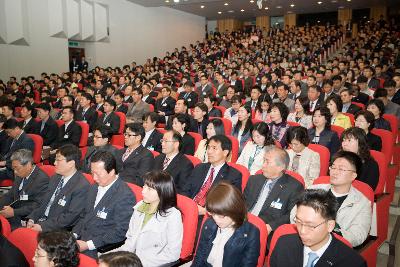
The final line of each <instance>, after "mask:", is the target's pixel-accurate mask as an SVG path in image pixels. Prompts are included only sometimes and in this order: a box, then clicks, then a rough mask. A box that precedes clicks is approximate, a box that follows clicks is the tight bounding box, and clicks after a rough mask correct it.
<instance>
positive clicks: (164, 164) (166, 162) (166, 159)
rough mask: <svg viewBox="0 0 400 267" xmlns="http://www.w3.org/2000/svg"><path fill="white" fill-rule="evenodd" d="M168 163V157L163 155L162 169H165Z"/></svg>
mask: <svg viewBox="0 0 400 267" xmlns="http://www.w3.org/2000/svg"><path fill="white" fill-rule="evenodd" d="M168 163H169V158H167V157H165V159H164V162H163V170H165V169H166V168H167V167H168Z"/></svg>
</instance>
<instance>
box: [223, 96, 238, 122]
mask: <svg viewBox="0 0 400 267" xmlns="http://www.w3.org/2000/svg"><path fill="white" fill-rule="evenodd" d="M231 102H232V106H231V107H230V108H228V109H226V110H225V113H224V118H225V119H228V120H230V121H231V122H232V126H233V127H235V125H236V124H237V122H238V112H239V108H240V106H241V102H242V100H241V99H240V97H239V96H237V95H235V96H233V97H232V101H231Z"/></svg>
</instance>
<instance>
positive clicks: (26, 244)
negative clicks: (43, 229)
mask: <svg viewBox="0 0 400 267" xmlns="http://www.w3.org/2000/svg"><path fill="white" fill-rule="evenodd" d="M37 236H38V232H36V231H34V230H32V229H29V228H18V229H16V230H14V231H12V232H11V234H10V235H9V236H8V240H9V241H10V242H11V243H13V244H14V246H16V247H17V248H18V249H19V250H21V252H22V253H23V254H24V256H25V258H26V260H27V261H28V263H29V265H30V266H33V256H34V255H35V251H36V248H37Z"/></svg>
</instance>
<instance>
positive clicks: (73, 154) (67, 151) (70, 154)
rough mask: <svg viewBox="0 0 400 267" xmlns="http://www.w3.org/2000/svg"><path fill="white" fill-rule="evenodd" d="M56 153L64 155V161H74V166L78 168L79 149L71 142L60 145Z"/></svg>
mask: <svg viewBox="0 0 400 267" xmlns="http://www.w3.org/2000/svg"><path fill="white" fill-rule="evenodd" d="M56 154H60V155H62V156H64V157H65V161H66V162H69V161H71V160H73V161H74V162H75V168H77V169H78V167H79V165H80V159H81V151H80V150H79V148H78V147H77V146H75V145H72V144H66V145H63V146H62V147H60V148H59V149H57V153H56Z"/></svg>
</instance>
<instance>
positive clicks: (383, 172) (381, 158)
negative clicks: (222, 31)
mask: <svg viewBox="0 0 400 267" xmlns="http://www.w3.org/2000/svg"><path fill="white" fill-rule="evenodd" d="M370 153H371V157H372V158H373V159H374V160H375V161H376V163H378V168H379V178H378V185H377V186H376V188H375V194H382V193H383V191H384V188H385V183H386V177H387V165H386V164H385V162H386V157H385V155H384V154H383V153H382V152H379V151H375V150H370Z"/></svg>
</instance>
